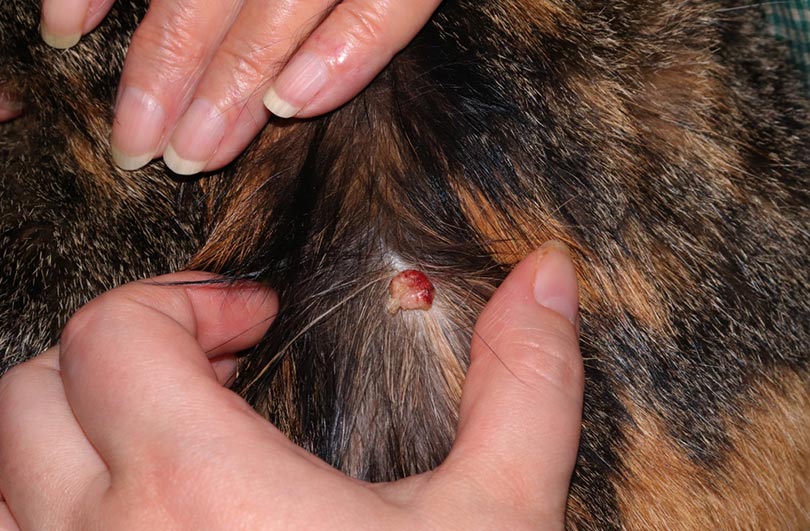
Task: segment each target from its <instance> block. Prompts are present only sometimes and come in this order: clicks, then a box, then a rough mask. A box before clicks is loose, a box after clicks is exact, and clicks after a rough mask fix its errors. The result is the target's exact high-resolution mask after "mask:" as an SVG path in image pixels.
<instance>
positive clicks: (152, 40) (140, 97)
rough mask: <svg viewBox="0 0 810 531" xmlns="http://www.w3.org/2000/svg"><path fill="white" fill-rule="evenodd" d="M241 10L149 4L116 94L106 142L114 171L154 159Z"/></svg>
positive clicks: (226, 5)
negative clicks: (108, 140)
mask: <svg viewBox="0 0 810 531" xmlns="http://www.w3.org/2000/svg"><path fill="white" fill-rule="evenodd" d="M241 6H242V0H227V1H221V2H209V1H206V0H155V1H153V2H152V3H151V4H150V6H149V11H148V12H147V14H146V16H145V17H144V20H143V22H141V25H140V26H138V29H137V30H136V31H135V34H134V35H133V37H132V43H131V44H130V48H129V52H128V53H127V58H126V62H125V63H124V71H123V72H122V74H121V82H120V85H119V88H118V101H117V102H116V108H115V120H114V122H113V130H112V138H111V143H112V154H113V158H114V160H115V162H116V164H118V166H120V167H121V168H123V169H126V170H134V169H137V168H140V167H142V166H144V165H145V164H146V163H148V162H149V161H151V160H152V159H153V158H154V157H155V156H159V155H160V153H161V152H162V150H163V146H164V144H165V141H166V140H168V137H167V135H168V133H169V132H171V130H172V129H173V128H174V125H175V123H176V122H177V120H178V118H179V117H180V115H181V114H182V113H183V112H184V111H185V110H186V108H187V107H188V105H189V102H190V99H191V95H192V94H193V93H194V89H195V87H196V86H197V83H198V82H199V80H200V77H201V76H202V74H203V72H204V71H205V69H206V67H207V66H208V63H209V62H210V61H211V58H212V57H213V55H214V52H215V50H216V49H217V48H218V47H219V44H220V43H221V42H222V39H223V38H224V37H225V35H226V34H227V31H228V29H229V28H230V26H231V24H232V23H233V21H234V20H235V18H236V16H237V14H238V13H239V9H240V8H241ZM214 132H215V131H214Z"/></svg>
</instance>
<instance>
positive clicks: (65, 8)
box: [40, 0, 113, 49]
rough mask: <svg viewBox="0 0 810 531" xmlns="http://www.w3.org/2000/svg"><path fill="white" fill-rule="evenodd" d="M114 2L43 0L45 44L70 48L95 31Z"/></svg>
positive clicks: (42, 23)
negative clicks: (83, 36)
mask: <svg viewBox="0 0 810 531" xmlns="http://www.w3.org/2000/svg"><path fill="white" fill-rule="evenodd" d="M112 4H113V0H42V16H41V20H40V32H41V33H42V40H44V41H45V43H46V44H48V45H50V46H53V47H54V48H60V49H64V48H70V47H71V46H74V45H75V44H76V43H78V42H79V39H81V37H82V35H84V34H85V33H88V32H89V31H91V30H92V29H93V28H95V27H96V26H97V25H98V23H99V22H101V20H102V19H103V18H104V17H105V16H106V14H107V12H109V10H110V7H111V6H112Z"/></svg>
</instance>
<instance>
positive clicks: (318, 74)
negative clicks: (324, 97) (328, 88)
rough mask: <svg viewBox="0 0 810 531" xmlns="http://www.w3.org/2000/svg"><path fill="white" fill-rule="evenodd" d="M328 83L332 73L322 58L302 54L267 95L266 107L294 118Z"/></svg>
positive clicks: (286, 69) (281, 114) (297, 56)
mask: <svg viewBox="0 0 810 531" xmlns="http://www.w3.org/2000/svg"><path fill="white" fill-rule="evenodd" d="M328 80H329V70H328V69H327V67H326V63H324V62H323V59H321V58H320V57H319V56H317V55H315V54H313V53H309V52H302V53H300V54H298V55H296V56H295V57H293V59H292V60H291V61H290V62H289V63H288V64H287V66H286V67H285V68H284V70H282V71H281V74H279V76H278V77H277V78H276V80H275V82H274V83H273V86H272V87H270V89H268V91H267V93H265V95H264V100H263V101H264V106H265V107H267V108H268V109H269V110H270V112H272V113H273V114H275V115H276V116H278V117H280V118H290V117H291V116H295V115H296V114H297V113H298V111H300V110H301V109H303V108H304V105H306V104H307V103H309V102H310V101H312V99H313V98H314V97H315V96H316V95H317V94H318V92H320V90H321V89H322V88H323V87H324V85H326V82H327V81H328Z"/></svg>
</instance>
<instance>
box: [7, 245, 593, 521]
mask: <svg viewBox="0 0 810 531" xmlns="http://www.w3.org/2000/svg"><path fill="white" fill-rule="evenodd" d="M206 278H211V276H210V275H205V274H201V273H181V274H176V275H169V276H166V277H162V278H160V279H159V280H162V281H164V282H174V281H193V280H200V279H206ZM276 307H277V305H276V300H275V296H274V295H273V294H272V293H270V292H268V291H265V290H262V289H260V288H258V287H257V286H255V285H243V286H241V287H239V286H237V287H234V288H230V289H228V288H224V287H221V286H218V285H202V286H201V285H196V286H194V285H183V286H177V285H174V286H167V285H165V284H164V285H156V284H155V283H147V282H135V283H132V284H129V285H127V286H124V287H122V288H118V289H115V290H113V291H111V292H109V293H107V294H105V295H103V296H101V297H100V298H98V299H96V300H95V301H93V302H91V303H90V304H88V305H87V306H86V307H85V308H84V309H82V310H80V311H79V312H78V313H77V314H76V316H74V317H73V319H71V321H70V323H69V324H68V326H67V328H66V329H65V332H64V334H63V335H62V338H61V341H60V344H59V346H57V347H54V348H52V349H50V350H49V351H47V352H46V353H45V354H43V355H41V356H40V357H38V358H35V359H34V360H31V361H29V362H27V363H25V364H23V365H21V366H19V367H17V368H15V369H12V370H11V371H10V372H9V374H8V375H7V376H6V377H4V378H3V379H2V380H0V493H1V494H2V496H0V500H2V497H3V496H4V497H5V503H3V502H2V501H0V529H3V530H12V529H17V526H19V528H21V529H29V528H30V529H74V528H78V529H87V528H100V529H120V528H127V529H134V528H139V529H166V528H167V527H176V528H189V529H203V528H204V529H233V528H246V529H269V528H285V529H315V528H327V527H328V528H331V529H334V528H348V529H360V528H363V529H365V528H373V529H394V528H407V529H424V528H464V529H477V528H488V529H492V528H500V529H522V528H531V529H538V528H539V529H562V527H563V519H564V511H565V502H566V496H567V490H568V484H569V481H570V477H571V472H572V469H573V466H574V461H575V458H576V453H577V441H578V438H579V429H580V414H581V407H582V392H583V372H582V360H581V357H580V355H579V350H578V345H577V332H576V325H575V323H576V322H577V284H576V276H575V274H574V270H573V267H572V265H571V262H570V258H569V257H568V253H567V251H566V250H565V249H564V248H562V247H561V246H559V245H558V244H551V245H546V246H544V248H542V249H541V250H540V251H538V252H536V253H534V254H532V255H531V256H529V257H528V258H527V259H525V260H524V261H523V262H521V263H520V264H519V265H518V266H517V267H516V268H515V270H514V271H513V272H512V273H511V274H510V275H509V277H508V278H507V279H506V280H505V281H504V283H503V284H502V285H501V287H500V288H498V290H497V291H496V293H495V294H494V296H493V297H492V299H491V301H490V302H489V303H488V304H487V306H486V308H485V309H484V311H483V312H482V314H481V316H480V319H479V321H478V323H477V324H476V329H475V331H476V333H475V338H474V340H473V345H472V354H471V364H470V367H469V371H468V376H467V381H466V383H465V386H464V394H463V396H462V403H461V410H460V421H459V427H458V434H457V438H456V441H455V443H454V445H453V448H452V450H451V452H450V454H449V456H448V457H447V459H446V460H445V462H444V463H443V464H442V465H440V466H439V467H438V468H437V469H435V470H433V471H432V472H428V473H425V474H421V475H418V476H414V477H411V478H407V479H405V480H402V481H398V482H395V483H386V484H377V485H371V484H367V483H363V482H360V481H356V480H353V479H350V478H348V477H346V476H345V475H343V474H342V473H340V472H338V471H337V470H335V469H333V468H331V467H330V466H328V465H327V464H326V463H324V462H322V461H321V460H319V459H317V458H316V457H314V456H313V455H311V454H309V453H307V452H305V451H304V450H302V449H301V448H299V447H297V446H295V445H294V444H292V443H291V442H290V441H289V440H288V439H287V438H286V437H284V436H283V435H282V434H281V432H279V431H278V430H277V429H276V428H275V427H273V426H272V425H271V424H269V423H268V422H267V421H266V420H264V419H263V418H261V417H259V416H258V414H256V413H255V412H254V411H253V410H252V409H251V408H250V407H249V406H248V405H247V404H246V403H245V402H244V401H243V400H242V399H241V398H239V397H238V396H237V395H235V394H234V393H232V392H231V391H229V390H228V389H227V388H225V387H223V386H222V384H223V382H226V381H227V380H228V379H229V378H230V377H231V374H232V372H233V370H234V362H233V358H232V357H230V356H228V353H231V352H235V351H238V350H241V349H244V348H246V347H248V346H249V345H251V344H253V343H254V342H256V341H257V340H258V339H259V338H260V337H261V335H262V334H263V332H264V331H265V328H266V327H267V325H268V323H269V319H270V317H271V316H272V315H273V314H274V312H275V311H276Z"/></svg>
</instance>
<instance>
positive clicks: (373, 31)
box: [335, 2, 386, 45]
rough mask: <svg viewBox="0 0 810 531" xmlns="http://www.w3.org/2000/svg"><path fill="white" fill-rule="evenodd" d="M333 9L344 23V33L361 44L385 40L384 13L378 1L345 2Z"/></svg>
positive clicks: (378, 42) (379, 42)
mask: <svg viewBox="0 0 810 531" xmlns="http://www.w3.org/2000/svg"><path fill="white" fill-rule="evenodd" d="M335 10H336V11H337V12H338V13H339V16H340V20H341V21H342V22H343V24H344V28H345V32H346V33H345V34H346V35H347V36H348V37H349V38H350V39H351V40H353V41H355V42H356V43H358V44H361V45H369V44H371V45H376V44H381V43H384V42H385V38H386V31H385V20H386V17H385V13H384V9H383V7H382V6H381V5H380V3H379V2H345V3H342V4H338V6H337V7H336V8H335Z"/></svg>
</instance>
